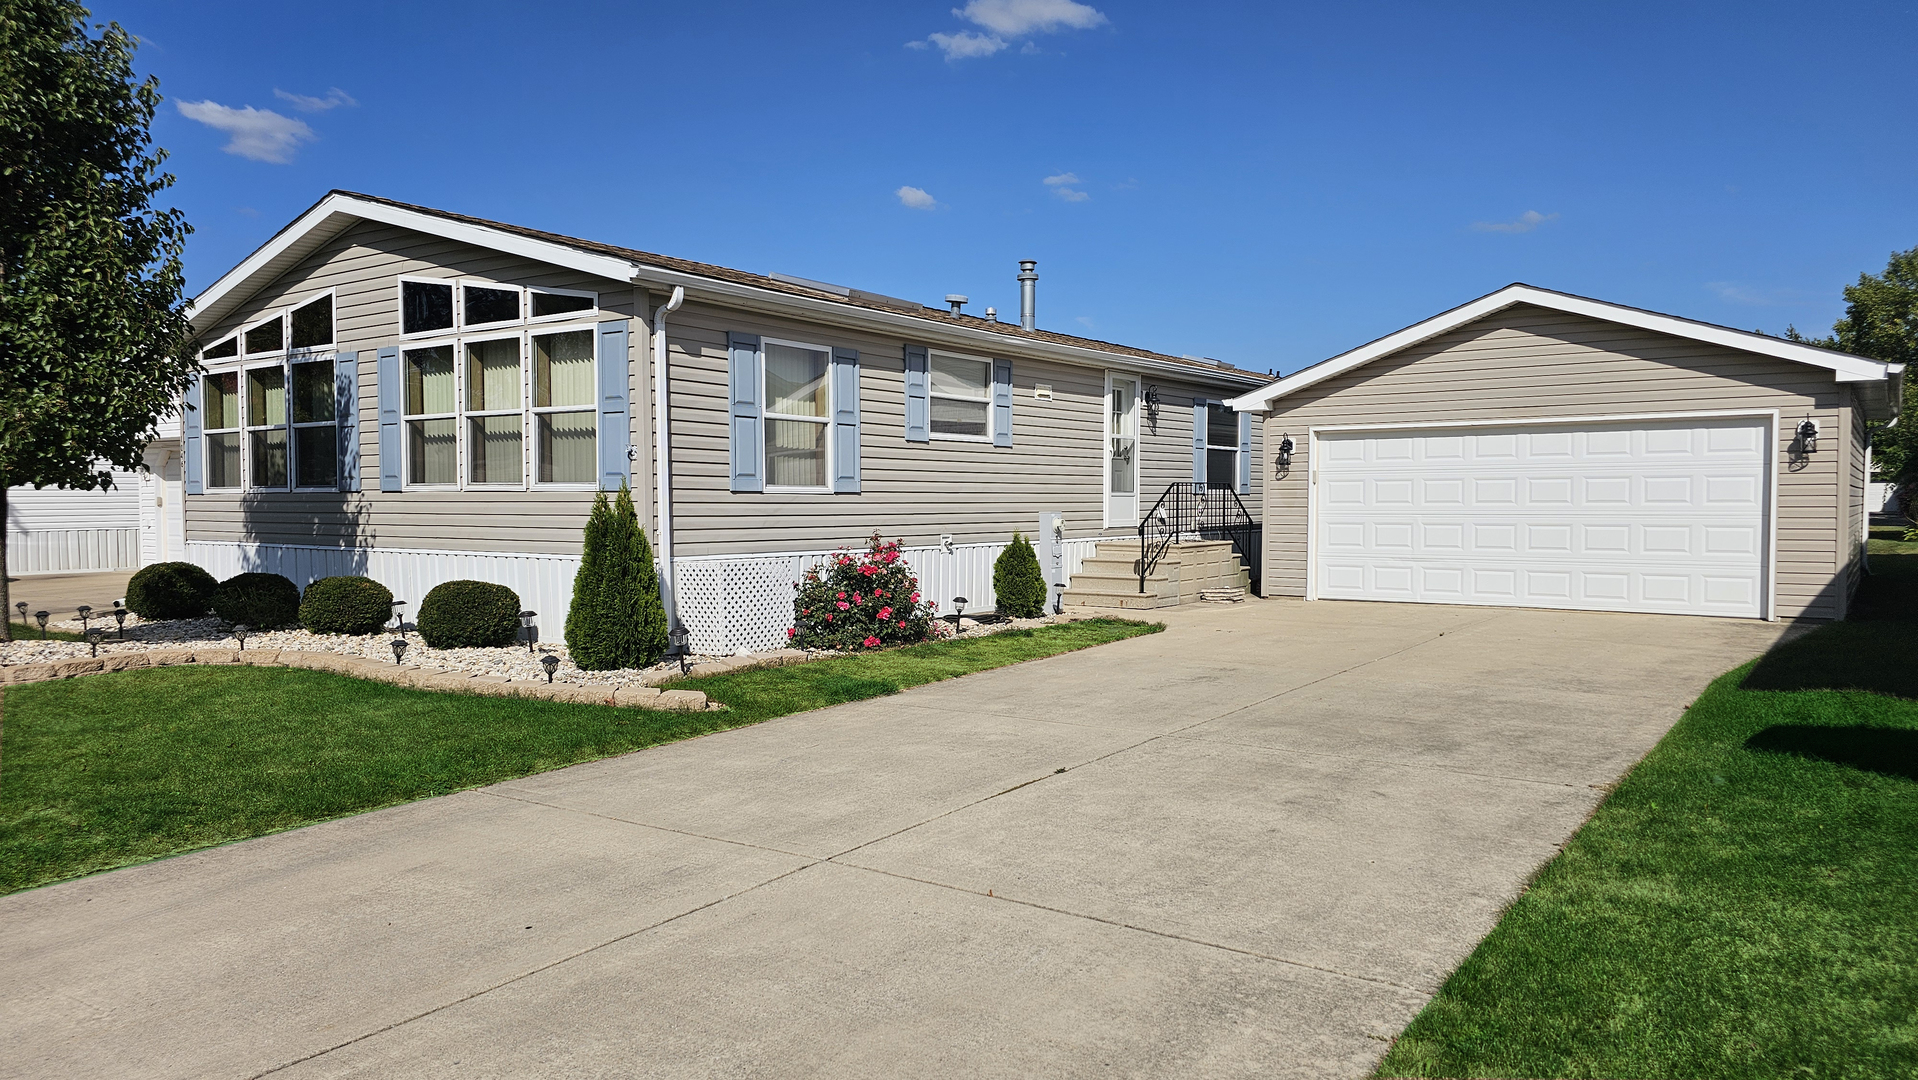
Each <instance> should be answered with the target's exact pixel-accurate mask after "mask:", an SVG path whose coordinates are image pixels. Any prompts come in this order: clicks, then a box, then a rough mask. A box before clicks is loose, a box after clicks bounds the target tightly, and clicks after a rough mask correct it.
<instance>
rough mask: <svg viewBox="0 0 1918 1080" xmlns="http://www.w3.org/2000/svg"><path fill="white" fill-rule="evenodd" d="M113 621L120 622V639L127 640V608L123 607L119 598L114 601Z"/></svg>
mask: <svg viewBox="0 0 1918 1080" xmlns="http://www.w3.org/2000/svg"><path fill="white" fill-rule="evenodd" d="M113 621H114V622H116V623H119V624H120V640H121V641H125V640H126V639H127V609H126V608H124V607H121V606H120V601H118V600H115V601H114V602H113Z"/></svg>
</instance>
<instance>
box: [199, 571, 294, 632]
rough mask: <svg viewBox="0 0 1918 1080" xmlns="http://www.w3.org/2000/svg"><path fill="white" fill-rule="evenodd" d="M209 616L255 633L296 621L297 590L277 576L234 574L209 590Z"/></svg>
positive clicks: (284, 579)
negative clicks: (241, 625) (210, 593)
mask: <svg viewBox="0 0 1918 1080" xmlns="http://www.w3.org/2000/svg"><path fill="white" fill-rule="evenodd" d="M213 614H215V615H218V616H219V617H220V618H222V619H225V620H226V621H227V622H230V623H243V624H245V625H247V626H250V627H252V628H253V629H255V630H271V629H273V628H274V627H278V626H291V625H293V624H294V623H296V622H298V621H299V620H300V590H299V588H298V587H297V586H295V585H294V584H293V582H292V581H291V580H290V579H288V578H285V577H282V576H280V575H279V574H235V575H233V576H232V577H230V578H227V579H226V580H225V581H222V582H220V586H219V588H217V589H214V590H213Z"/></svg>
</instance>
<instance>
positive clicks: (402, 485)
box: [184, 192, 1265, 652]
mask: <svg viewBox="0 0 1918 1080" xmlns="http://www.w3.org/2000/svg"><path fill="white" fill-rule="evenodd" d="M1020 278H1021V280H1020V284H1021V286H1022V295H1023V298H1024V303H1023V307H1024V310H1023V311H1022V319H1021V324H1020V325H1015V324H1011V323H1006V322H1000V321H998V319H997V318H996V317H994V312H992V311H991V309H988V310H987V312H986V315H987V317H985V318H981V317H978V316H974V315H968V314H962V313H960V308H961V307H963V298H949V303H952V310H950V311H946V310H941V309H937V308H930V307H926V306H924V305H921V304H918V303H914V302H911V301H906V300H898V299H894V298H890V297H886V296H880V295H876V294H872V293H866V292H862V291H859V290H856V289H848V288H844V287H840V286H835V285H828V284H825V283H822V282H816V281H808V280H805V279H802V278H795V277H789V276H781V275H771V276H764V275H759V274H751V273H745V272H742V271H737V270H730V269H726V268H724V267H718V266H710V265H706V264H702V263H695V262H687V261H685V260H681V259H673V258H667V257H663V256H659V255H652V254H648V253H645V252H641V251H633V250H629V249H626V248H619V247H614V246H611V245H607V244H600V243H594V242H590V241H585V240H577V239H573V238H570V237H565V236H558V235H555V234H552V233H546V232H538V231H535V230H531V229H525V228H520V227H517V226H512V225H504V224H500V223H497V222H490V221H482V220H479V219H476V218H470V217H465V216H462V215H457V214H449V213H444V212H441V211H437V210H429V209H424V208H421V207H416V206H408V205H405V204H401V203H396V202H392V201H389V200H385V199H378V198H373V197H370V196H364V195H356V194H351V193H346V192H333V193H331V194H329V195H327V196H326V197H325V198H324V199H322V200H321V201H320V202H319V203H318V204H316V205H315V206H314V207H313V208H312V209H311V210H309V211H307V212H306V213H305V214H303V215H301V217H300V218H299V219H298V220H296V221H294V222H293V223H292V224H290V225H289V226H287V227H286V228H285V229H283V230H281V231H280V233H279V234H278V235H276V236H275V237H273V239H272V240H270V241H269V242H268V243H267V244H266V245H265V246H263V247H262V248H260V250H258V251H257V252H255V253H254V254H253V255H251V256H249V257H248V258H247V259H246V261H245V262H243V263H241V264H240V265H239V266H237V267H235V268H234V269H233V270H232V271H230V272H228V273H227V274H226V275H225V276H224V277H222V278H220V280H219V281H218V282H216V283H215V284H214V285H213V286H212V287H211V288H209V289H208V290H207V291H206V292H205V293H204V294H202V295H201V296H200V297H198V298H197V299H196V300H195V301H194V306H193V309H192V312H191V315H192V320H193V325H194V328H195V331H196V333H197V335H198V339H199V341H200V343H201V345H202V348H203V352H202V358H203V359H202V363H203V366H204V367H205V368H206V371H207V374H206V376H205V377H204V378H203V380H202V382H201V384H200V386H199V387H197V388H196V389H195V390H194V392H193V393H191V394H190V395H189V399H188V404H189V405H190V408H189V410H188V412H187V414H186V416H187V419H186V428H185V438H184V462H185V487H186V491H187V496H186V536H187V543H186V548H187V552H188V558H190V559H191V560H192V561H194V562H197V563H199V564H201V565H203V566H205V567H207V568H208V569H209V570H212V571H213V572H214V573H215V574H216V575H218V576H222V577H224V576H227V575H230V574H232V573H236V572H238V571H240V570H245V569H265V570H270V571H274V572H279V573H284V574H286V575H287V576H289V577H291V578H293V579H294V581H295V582H296V583H297V584H300V585H304V584H305V583H306V582H307V581H308V580H311V579H312V578H315V577H320V576H324V575H330V574H341V573H365V574H368V575H369V576H372V577H374V578H376V579H378V580H380V581H382V582H384V583H385V584H387V585H388V586H389V587H391V588H393V590H394V592H395V594H396V595H397V596H398V597H400V598H401V599H404V600H407V601H408V602H409V603H410V604H412V605H413V606H412V607H411V608H410V609H409V610H411V611H417V610H418V604H419V602H420V600H421V598H422V597H423V595H424V593H425V591H426V590H427V589H429V588H431V587H432V585H434V584H436V583H438V582H439V581H443V580H447V579H450V578H481V579H487V580H495V581H500V582H502V583H505V584H508V585H511V586H512V587H513V588H514V589H516V590H517V591H518V592H519V594H520V596H521V597H522V600H523V601H524V602H525V603H526V604H527V605H528V606H529V607H530V608H532V609H533V610H536V611H538V612H539V613H540V622H541V624H542V625H543V628H544V634H545V636H546V637H548V638H551V637H555V636H557V634H558V631H559V628H560V625H561V623H562V622H563V620H564V616H565V611H566V606H567V604H568V602H569V600H570V596H571V582H572V577H573V573H574V570H575V568H576V567H577V565H578V561H579V552H580V538H581V530H582V527H583V526H584V524H585V520H586V515H587V512H588V511H589V509H590V508H591V505H592V501H593V497H594V493H595V492H596V491H601V490H611V489H616V488H618V487H619V486H620V485H621V484H622V483H626V484H630V485H631V487H632V490H633V494H634V498H635V501H637V502H638V503H639V505H640V506H641V508H642V509H641V516H642V520H644V521H645V522H646V524H647V531H648V534H649V536H651V537H652V538H653V540H654V543H655V545H656V547H657V548H658V549H660V550H661V551H662V552H667V551H669V552H670V559H671V562H670V565H671V567H672V573H671V575H670V577H669V579H668V581H667V584H668V585H669V587H670V593H671V597H672V600H673V602H674V603H675V604H676V607H677V611H678V614H679V617H680V618H681V619H682V620H683V621H684V623H685V624H686V626H687V627H688V628H689V630H691V632H692V634H693V645H694V647H695V648H696V649H699V650H701V651H710V652H723V651H731V650H737V649H751V648H762V647H766V646H770V645H775V644H777V643H778V642H779V641H782V640H783V639H784V637H785V628H786V627H787V626H789V625H790V620H791V615H792V585H793V582H794V581H796V580H797V578H798V575H799V574H800V572H801V571H802V570H803V568H804V567H805V566H807V565H809V564H811V563H812V562H814V561H815V560H816V559H817V558H818V556H819V555H821V554H823V553H828V552H830V551H832V550H834V549H837V548H841V547H848V546H858V545H861V544H863V542H864V540H865V538H866V537H867V536H868V535H870V534H871V533H873V532H875V531H877V532H880V533H882V534H884V535H885V536H886V537H888V538H901V539H903V540H904V543H905V546H906V549H907V556H908V558H909V559H910V560H911V561H912V564H913V565H914V567H915V568H916V569H917V570H918V571H919V573H920V576H921V580H922V582H923V587H924V590H925V592H926V594H927V596H928V597H930V598H934V599H936V600H937V601H938V602H939V604H940V607H941V610H942V611H949V610H951V598H953V597H955V596H965V597H968V598H970V602H969V604H968V607H969V608H970V609H989V608H990V607H991V606H992V596H991V563H992V559H993V558H994V557H995V556H996V555H997V553H998V552H999V551H1000V550H1002V549H1003V547H1004V545H1005V544H1006V543H1007V542H1008V541H1009V540H1010V539H1011V536H1012V534H1013V532H1014V531H1019V532H1024V533H1026V534H1027V535H1032V534H1034V533H1036V532H1038V531H1039V528H1040V523H1041V516H1042V515H1045V514H1051V513H1057V514H1061V515H1063V528H1062V530H1061V533H1062V542H1058V543H1056V545H1055V544H1042V550H1045V549H1046V548H1048V547H1050V548H1051V551H1050V554H1051V556H1052V557H1053V558H1055V559H1056V560H1057V563H1056V566H1055V568H1054V569H1053V570H1051V571H1050V572H1051V573H1052V574H1053V575H1054V578H1055V583H1056V584H1063V581H1061V580H1058V579H1060V578H1063V577H1064V576H1065V575H1067V574H1069V573H1070V572H1071V570H1072V568H1073V564H1074V563H1075V562H1076V561H1077V560H1080V559H1083V558H1084V556H1085V555H1086V554H1087V552H1088V551H1089V550H1090V549H1091V547H1092V546H1093V545H1094V544H1095V543H1096V542H1097V541H1098V540H1099V539H1100V538H1120V537H1129V536H1134V535H1135V530H1136V527H1137V526H1138V524H1139V520H1140V517H1141V515H1142V513H1149V512H1150V511H1151V508H1152V507H1153V504H1154V501H1155V500H1156V499H1157V498H1158V497H1159V496H1160V495H1161V494H1162V493H1164V492H1165V491H1166V489H1167V488H1168V487H1171V486H1173V485H1174V484H1183V485H1185V486H1186V487H1188V488H1190V487H1191V485H1192V484H1193V482H1194V481H1198V482H1200V483H1202V484H1205V485H1208V486H1210V487H1217V488H1223V489H1225V493H1229V494H1230V496H1232V497H1236V498H1238V499H1241V500H1242V501H1243V502H1244V503H1245V504H1247V505H1248V506H1249V507H1256V506H1257V505H1258V492H1259V487H1260V474H1261V472H1262V470H1261V469H1260V468H1258V466H1257V461H1258V458H1259V447H1258V439H1259V436H1258V434H1257V432H1256V430H1255V425H1253V424H1251V423H1250V418H1249V417H1241V416H1238V415H1236V414H1234V413H1233V411H1232V410H1230V409H1228V408H1227V407H1226V406H1225V405H1224V399H1226V398H1229V397H1232V396H1234V395H1236V394H1240V393H1243V392H1245V391H1246V390H1249V389H1251V388H1252V387H1254V386H1257V385H1258V384H1260V383H1262V382H1264V381H1265V379H1264V377H1262V376H1259V375H1255V374H1251V373H1248V372H1244V371H1239V370H1235V369H1233V368H1232V367H1230V366H1229V365H1224V364H1220V363H1217V362H1214V361H1209V360H1194V359H1190V358H1182V357H1175V356H1166V355H1161V354H1158V353H1153V352H1148V351H1146V350H1142V349H1133V348H1128V347H1125V346H1120V345H1111V344H1107V343H1104V342H1098V341H1091V340H1087V339H1084V338H1078V337H1072V336H1068V335H1064V334H1055V333H1051V332H1048V331H1044V330H1039V329H1037V328H1036V326H1035V320H1034V318H1033V315H1032V309H1033V301H1032V297H1033V291H1032V290H1033V286H1034V282H1036V280H1037V274H1036V273H1033V272H1032V267H1031V265H1030V264H1025V265H1024V266H1023V268H1022V273H1021V275H1020ZM955 301H957V302H955ZM676 303H677V304H678V305H679V306H677V307H675V306H674V305H675V304H676ZM656 328H663V331H664V333H663V337H661V336H656V334H655V330H656ZM655 346H662V347H661V348H659V349H656V348H655ZM662 360H663V361H664V369H663V370H662V367H661V361H662ZM662 375H663V376H664V377H665V381H666V383H667V385H668V387H669V394H668V395H667V397H666V400H665V402H664V406H665V409H664V411H665V414H666V416H667V417H668V423H666V424H664V425H661V424H660V423H658V417H659V415H660V412H661V409H660V402H659V397H658V394H657V383H656V380H657V379H659V378H660V377H661V376H662ZM662 465H663V466H664V468H662V467H661V466H662ZM662 477H663V478H664V483H660V482H659V480H660V478H662ZM662 491H663V492H664V493H665V495H666V497H665V498H663V499H662V498H661V497H660V495H661V493H662ZM1040 539H1041V540H1042V541H1050V540H1051V539H1052V538H1049V537H1041V538H1040Z"/></svg>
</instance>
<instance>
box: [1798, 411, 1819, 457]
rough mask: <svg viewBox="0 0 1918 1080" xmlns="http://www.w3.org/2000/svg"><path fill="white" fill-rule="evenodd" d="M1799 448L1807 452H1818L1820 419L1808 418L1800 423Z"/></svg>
mask: <svg viewBox="0 0 1918 1080" xmlns="http://www.w3.org/2000/svg"><path fill="white" fill-rule="evenodd" d="M1798 448H1799V449H1800V450H1801V451H1802V452H1804V453H1807V454H1815V453H1817V452H1818V421H1816V420H1812V419H1810V418H1807V419H1805V420H1803V421H1801V422H1800V423H1799V425H1798Z"/></svg>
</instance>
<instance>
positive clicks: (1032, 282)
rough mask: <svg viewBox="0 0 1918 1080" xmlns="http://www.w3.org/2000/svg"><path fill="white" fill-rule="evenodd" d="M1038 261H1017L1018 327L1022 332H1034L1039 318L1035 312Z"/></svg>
mask: <svg viewBox="0 0 1918 1080" xmlns="http://www.w3.org/2000/svg"><path fill="white" fill-rule="evenodd" d="M1038 266H1039V260H1037V259H1020V260H1019V326H1020V328H1021V329H1024V330H1036V329H1038V326H1039V316H1038V314H1037V312H1036V311H1035V308H1036V307H1037V305H1038V300H1037V294H1038V291H1039V271H1038Z"/></svg>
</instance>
